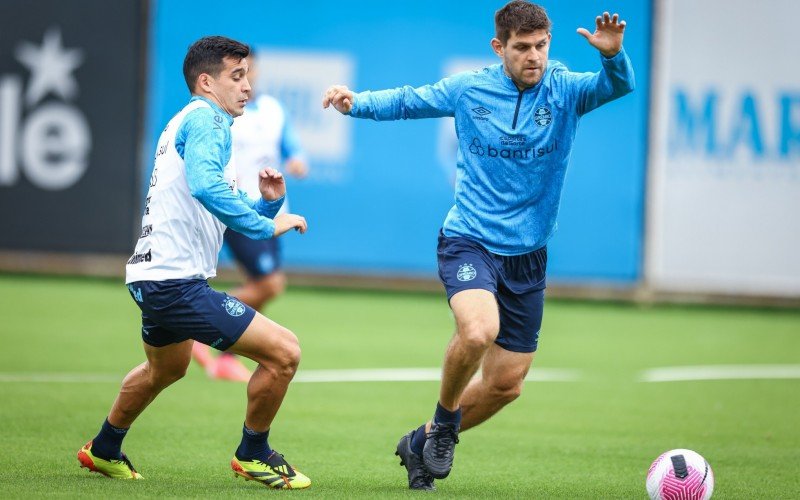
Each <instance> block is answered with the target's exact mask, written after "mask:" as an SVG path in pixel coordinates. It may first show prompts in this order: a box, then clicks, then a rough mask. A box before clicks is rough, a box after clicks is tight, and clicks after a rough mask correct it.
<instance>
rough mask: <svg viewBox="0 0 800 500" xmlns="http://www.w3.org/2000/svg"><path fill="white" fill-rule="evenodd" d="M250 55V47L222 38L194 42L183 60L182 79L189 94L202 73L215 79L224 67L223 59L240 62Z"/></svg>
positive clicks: (212, 37) (215, 37)
mask: <svg viewBox="0 0 800 500" xmlns="http://www.w3.org/2000/svg"><path fill="white" fill-rule="evenodd" d="M249 53H250V47H249V46H247V45H245V44H243V43H241V42H237V41H236V40H232V39H230V38H226V37H224V36H207V37H203V38H201V39H200V40H198V41H196V42H194V43H193V44H192V45H191V47H189V51H188V52H187V53H186V57H185V58H184V59H183V78H184V79H185V80H186V85H187V86H188V87H189V91H190V92H194V86H195V84H196V83H197V77H198V76H200V75H201V74H202V73H208V74H209V75H211V76H213V77H214V78H217V77H218V76H219V74H220V72H221V71H222V68H223V67H224V66H225V63H224V62H223V59H225V58H226V57H230V58H232V59H235V60H236V62H239V61H241V60H242V59H244V58H245V57H247V55H248V54H249Z"/></svg>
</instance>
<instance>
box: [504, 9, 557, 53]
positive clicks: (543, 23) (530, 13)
mask: <svg viewBox="0 0 800 500" xmlns="http://www.w3.org/2000/svg"><path fill="white" fill-rule="evenodd" d="M552 25H553V24H552V23H551V22H550V18H549V17H547V12H545V10H544V8H542V7H541V6H540V5H536V4H534V3H530V2H528V1H527V0H512V1H511V2H508V3H507V4H505V6H503V8H502V9H500V10H498V11H497V12H495V13H494V32H495V36H496V37H497V39H498V40H500V42H501V43H502V44H503V45H505V44H506V42H508V39H509V38H511V34H512V33H517V34H518V35H519V34H526V33H533V32H534V31H536V30H545V31H550V28H551V27H552Z"/></svg>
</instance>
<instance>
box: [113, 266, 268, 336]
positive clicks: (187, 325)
mask: <svg viewBox="0 0 800 500" xmlns="http://www.w3.org/2000/svg"><path fill="white" fill-rule="evenodd" d="M128 291H129V292H130V293H131V297H133V300H135V301H136V305H138V306H139V309H141V310H142V340H144V342H145V343H146V344H149V345H151V346H153V347H164V346H165V345H169V344H176V343H178V342H183V341H184V340H188V339H194V340H197V341H198V342H202V343H203V344H207V345H210V346H211V347H214V348H216V349H219V350H220V351H225V350H227V349H228V348H229V347H230V346H232V345H233V344H235V343H236V341H237V340H239V337H241V336H242V334H243V333H244V331H245V330H246V329H247V326H248V325H249V324H250V322H251V321H252V320H253V317H254V316H255V314H256V312H255V310H253V308H251V307H250V306H248V305H247V304H243V303H242V302H240V301H239V300H237V299H236V298H234V297H231V296H230V295H228V294H227V293H222V292H218V291H216V290H214V289H213V288H211V287H210V286H208V282H207V281H206V280H202V279H194V280H186V279H181V280H165V281H135V282H133V283H130V284H129V285H128Z"/></svg>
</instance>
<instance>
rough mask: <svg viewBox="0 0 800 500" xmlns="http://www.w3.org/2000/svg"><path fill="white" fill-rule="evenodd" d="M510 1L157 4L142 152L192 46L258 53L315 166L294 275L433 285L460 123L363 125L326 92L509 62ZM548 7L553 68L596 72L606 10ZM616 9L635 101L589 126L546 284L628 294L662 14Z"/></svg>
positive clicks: (645, 4) (297, 197)
mask: <svg viewBox="0 0 800 500" xmlns="http://www.w3.org/2000/svg"><path fill="white" fill-rule="evenodd" d="M503 3H504V2H500V1H498V2H489V1H486V0H462V1H458V2H456V1H450V0H448V1H437V2H430V1H422V0H409V1H406V2H392V3H382V2H367V1H363V0H362V1H355V0H349V1H348V0H345V1H340V2H335V3H331V2H322V1H317V0H311V1H306V2H285V3H278V2H262V1H256V0H242V1H240V2H237V3H235V4H228V3H224V4H220V3H219V2H214V1H210V0H159V1H156V2H154V4H153V9H152V13H151V15H152V23H153V26H152V29H151V43H150V50H151V54H150V70H149V74H148V102H149V105H148V106H149V109H148V122H147V136H146V138H147V141H146V142H147V144H146V145H145V147H147V148H148V149H152V148H153V147H154V145H155V142H156V139H157V136H158V133H159V132H160V131H161V129H162V128H163V126H164V124H165V123H166V122H167V121H168V120H169V118H170V117H171V116H172V115H173V114H174V113H175V112H177V111H178V110H179V109H180V108H181V107H182V106H183V105H184V104H185V102H186V101H187V100H188V98H189V94H188V91H187V89H186V85H185V83H184V81H183V76H182V74H181V65H182V62H183V57H184V55H185V53H186V49H187V48H188V46H189V45H190V44H191V43H192V42H193V41H194V40H196V39H197V38H200V37H201V36H205V35H213V34H219V35H225V36H229V37H231V38H235V39H238V40H241V41H244V42H246V43H249V44H251V45H253V46H254V47H256V48H257V49H258V58H259V63H260V73H261V74H262V75H263V78H262V80H260V81H259V82H258V84H257V86H256V88H257V89H261V90H266V91H268V92H270V93H272V94H274V95H276V96H277V97H278V98H279V99H280V100H282V101H283V102H284V104H285V106H286V108H287V109H288V111H289V113H290V116H291V118H292V121H293V123H294V124H295V126H296V128H297V130H298V133H299V136H300V139H301V141H302V142H303V146H304V147H305V149H306V151H307V154H308V158H309V162H310V167H311V170H310V175H309V177H308V178H307V179H304V180H302V181H296V180H291V179H290V180H289V194H290V198H291V207H292V211H293V212H295V213H299V214H302V215H304V216H305V217H306V218H307V219H308V222H309V231H308V233H307V234H305V235H303V236H300V235H295V234H292V235H287V236H286V237H284V238H285V240H284V244H285V247H284V248H285V262H286V264H287V267H289V268H290V269H302V270H307V271H316V272H347V273H358V274H368V275H372V274H374V275H387V274H388V275H409V276H415V277H435V276H436V257H435V250H436V237H437V234H438V231H439V228H440V226H441V223H442V221H443V220H444V217H445V215H446V214H447V211H448V210H449V209H450V207H451V206H452V204H453V187H452V180H453V172H454V162H455V150H454V146H455V137H454V132H453V130H452V128H453V127H452V120H451V119H438V120H418V121H401V122H386V123H376V122H373V121H369V120H355V119H352V118H348V117H343V116H341V115H339V114H338V113H337V112H335V111H333V110H325V111H323V110H322V107H321V100H322V92H323V91H324V90H325V88H327V87H328V86H329V85H332V84H338V83H341V84H346V85H348V86H349V87H350V88H351V89H354V90H378V89H384V88H393V87H399V86H402V85H412V86H420V85H424V84H427V83H434V82H436V81H438V80H439V79H441V78H443V77H444V76H447V75H449V74H451V73H452V72H455V71H462V70H467V69H477V68H480V67H482V66H485V65H487V64H493V63H495V62H499V59H497V57H496V56H495V55H494V54H493V52H492V51H491V48H490V45H489V41H490V40H491V38H492V37H493V36H494V12H495V10H497V9H498V8H500V7H501V6H502V5H503ZM541 4H542V5H543V6H544V7H545V8H546V9H547V10H548V13H549V15H550V16H551V18H552V20H553V41H552V48H551V51H550V58H551V59H555V60H559V61H561V62H563V63H565V64H566V65H567V66H568V67H569V68H570V69H571V70H573V71H596V70H598V69H599V68H600V61H599V55H598V53H597V51H596V50H594V49H593V48H592V47H590V46H589V45H588V44H587V43H586V41H585V40H584V39H583V37H581V36H580V35H578V34H576V33H575V30H576V28H578V27H581V26H583V27H586V28H588V29H590V30H592V29H593V25H594V18H595V16H596V15H597V14H600V13H601V12H599V11H598V10H597V7H596V5H597V3H596V2H593V1H591V0H576V1H571V2H568V3H567V2H556V1H543V2H541ZM234 7H235V8H234ZM604 8H607V9H618V11H619V12H620V13H621V14H622V17H623V18H624V19H625V20H626V21H627V22H628V28H627V30H626V35H625V47H626V50H627V52H628V54H629V56H630V58H631V60H632V62H633V65H634V68H635V71H636V79H637V90H636V92H634V93H633V94H631V95H629V96H626V97H625V98H623V99H621V100H619V101H616V102H613V103H610V104H608V105H606V106H604V107H602V108H600V109H598V110H596V111H594V112H592V113H590V114H589V115H587V116H586V117H585V118H584V119H583V120H582V124H581V127H580V130H579V132H578V137H577V140H576V142H575V148H574V150H573V153H572V160H571V166H570V170H569V173H568V174H567V180H566V186H565V190H564V194H563V198H562V206H561V212H560V215H559V230H558V232H557V233H556V236H555V237H554V238H553V239H552V240H551V242H550V244H549V254H550V263H549V275H550V277H551V278H552V279H555V280H565V281H574V282H577V283H587V282H596V281H601V282H612V283H619V284H622V285H625V284H633V283H635V282H636V281H637V280H638V279H639V278H640V277H641V267H642V264H641V260H642V239H643V237H642V230H643V229H642V228H643V198H644V185H645V182H644V172H645V160H646V143H647V105H648V98H649V95H648V87H649V73H650V24H651V7H650V2H649V1H644V0H641V1H620V0H615V1H610V2H607V4H606V5H604ZM147 156H148V155H146V156H145V157H147ZM145 168H151V167H150V166H149V165H148V166H145ZM143 178H147V175H146V174H145V175H144V177H143Z"/></svg>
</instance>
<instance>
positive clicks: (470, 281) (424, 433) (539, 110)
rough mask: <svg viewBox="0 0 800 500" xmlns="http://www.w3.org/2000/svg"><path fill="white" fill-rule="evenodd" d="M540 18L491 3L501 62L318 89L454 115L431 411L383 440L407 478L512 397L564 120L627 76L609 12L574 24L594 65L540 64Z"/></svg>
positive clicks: (532, 307)
mask: <svg viewBox="0 0 800 500" xmlns="http://www.w3.org/2000/svg"><path fill="white" fill-rule="evenodd" d="M550 27H551V23H550V19H549V18H548V17H547V14H546V12H545V11H544V9H542V8H541V7H540V6H538V5H535V4H532V3H529V2H527V1H524V0H514V1H512V2H509V3H508V4H506V5H505V6H504V7H503V8H501V9H500V10H498V11H497V12H496V14H495V30H496V35H495V38H493V39H492V42H491V45H492V49H493V50H494V52H495V53H496V54H497V55H498V57H500V59H501V60H502V64H497V65H494V66H490V67H488V68H484V69H483V70H481V71H473V72H467V73H460V74H456V75H454V76H451V77H449V78H445V79H444V80H441V81H440V82H438V83H436V84H433V85H427V86H423V87H420V88H416V89H415V88H411V87H409V86H406V87H402V88H398V89H393V90H382V91H377V92H361V93H357V94H355V93H353V92H351V91H350V90H349V89H347V87H344V86H338V85H337V86H333V87H331V88H329V89H328V90H327V91H326V93H325V95H324V97H323V101H322V105H323V107H326V108H327V107H328V106H331V105H332V106H333V107H334V108H335V109H336V110H338V111H339V112H341V113H343V114H349V115H350V116H354V117H357V118H372V119H373V120H399V119H408V118H434V117H441V116H453V117H455V125H456V131H457V133H458V143H459V152H458V162H457V176H456V188H455V206H454V207H453V208H452V209H451V210H450V212H449V213H448V215H447V218H446V219H445V221H444V225H443V228H442V231H441V232H440V234H439V247H438V260H439V277H440V279H441V280H442V282H443V284H444V286H445V289H446V291H447V298H448V300H449V303H450V308H451V309H452V311H453V315H454V316H455V321H456V333H455V334H454V335H453V338H452V340H451V341H450V345H449V346H448V348H447V353H446V354H445V359H444V366H443V370H442V381H441V387H440V391H439V401H438V404H437V405H436V410H435V413H434V414H433V419H432V420H431V421H430V422H427V423H426V424H423V425H421V426H420V427H419V428H418V429H415V430H412V431H411V432H409V433H408V434H406V435H405V436H403V438H402V439H401V440H400V442H399V443H398V445H397V454H398V455H399V456H400V459H401V465H405V466H406V469H407V470H408V483H409V487H410V488H412V489H433V487H434V486H433V482H434V479H442V478H445V477H447V475H448V474H449V473H450V469H451V467H452V465H453V454H454V451H455V445H456V443H458V433H459V430H461V431H464V430H467V429H470V428H472V427H475V426H476V425H478V424H480V423H481V422H484V421H485V420H487V419H488V418H490V417H491V416H492V415H494V414H495V413H497V412H498V411H499V410H500V409H501V408H503V407H504V406H505V405H507V404H509V403H510V402H511V401H513V400H514V399H516V398H517V397H518V396H519V394H520V392H521V390H522V384H523V380H524V379H525V375H526V374H527V372H528V369H529V368H530V365H531V362H532V361H533V356H534V352H535V351H536V347H537V342H538V338H539V330H540V327H541V322H542V308H543V303H544V288H545V268H546V264H547V247H546V244H547V241H548V239H549V238H550V237H551V236H552V234H553V232H554V231H555V228H556V215H557V214H558V206H559V201H560V198H561V190H562V186H563V183H564V175H565V172H566V170H567V163H568V162H569V156H570V151H571V149H572V143H573V140H574V139H575V132H576V130H577V128H578V122H579V120H580V118H581V116H583V115H584V114H586V113H588V112H589V111H592V110H593V109H595V108H597V107H598V106H600V105H602V104H605V103H607V102H609V101H611V100H613V99H616V98H618V97H621V96H623V95H625V94H627V93H629V92H631V91H632V90H633V87H634V78H633V69H632V67H631V63H630V61H629V59H628V57H627V56H626V55H625V51H624V50H623V48H622V34H623V31H624V30H625V22H624V21H620V20H619V16H618V15H617V14H614V15H613V16H611V15H609V14H608V13H607V12H606V13H604V14H603V15H602V16H598V17H597V19H596V29H595V31H594V33H589V31H587V30H585V29H583V28H581V29H579V30H578V33H579V34H581V35H582V36H584V37H585V38H586V40H587V41H588V42H589V44H590V45H591V46H593V47H594V48H596V49H597V50H598V51H600V61H601V65H602V68H601V70H600V71H599V72H597V73H572V72H570V71H568V70H567V68H566V67H564V65H563V64H560V63H558V62H556V61H550V62H549V63H548V59H547V57H548V52H549V50H550V40H551V34H550ZM478 368H480V369H481V374H480V376H479V377H477V378H475V379H473V378H472V377H473V375H475V373H476V372H477V370H478Z"/></svg>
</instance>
